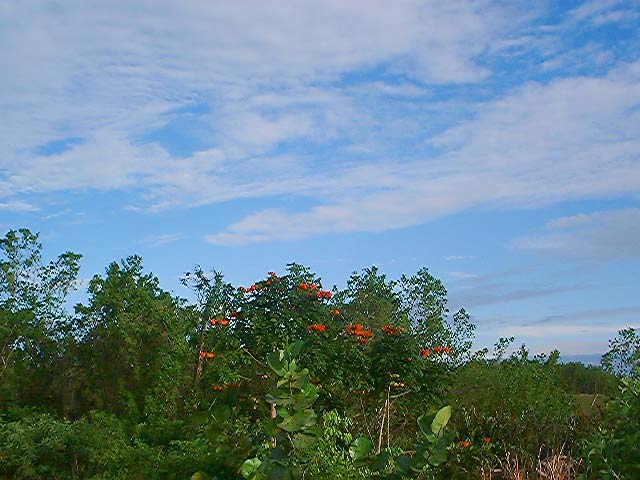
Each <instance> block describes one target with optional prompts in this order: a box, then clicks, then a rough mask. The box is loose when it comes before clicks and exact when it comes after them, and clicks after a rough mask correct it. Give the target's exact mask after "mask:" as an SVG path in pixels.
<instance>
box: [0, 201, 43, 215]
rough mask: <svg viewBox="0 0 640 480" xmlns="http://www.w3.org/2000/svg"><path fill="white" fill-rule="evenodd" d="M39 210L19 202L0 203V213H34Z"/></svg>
mask: <svg viewBox="0 0 640 480" xmlns="http://www.w3.org/2000/svg"><path fill="white" fill-rule="evenodd" d="M37 210H40V209H39V208H38V207H37V206H35V205H32V204H31V203H28V202H23V201H21V200H10V201H8V202H0V211H5V212H35V211H37Z"/></svg>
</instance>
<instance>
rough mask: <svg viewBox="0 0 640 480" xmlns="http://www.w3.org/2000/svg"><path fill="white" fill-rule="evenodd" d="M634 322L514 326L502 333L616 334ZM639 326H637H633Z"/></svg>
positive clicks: (538, 334) (526, 335) (516, 334)
mask: <svg viewBox="0 0 640 480" xmlns="http://www.w3.org/2000/svg"><path fill="white" fill-rule="evenodd" d="M629 327H633V325H632V324H620V325H589V324H586V325H533V326H514V327H507V328H504V329H502V330H500V333H501V334H502V335H508V336H510V335H513V336H525V337H550V336H552V335H589V334H597V333H607V334H615V333H617V332H618V331H619V330H622V329H624V328H629ZM633 328H637V327H633Z"/></svg>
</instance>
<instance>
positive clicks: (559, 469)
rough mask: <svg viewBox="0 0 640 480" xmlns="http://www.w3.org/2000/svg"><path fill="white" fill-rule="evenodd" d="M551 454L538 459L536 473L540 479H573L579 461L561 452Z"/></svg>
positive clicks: (575, 476) (575, 475)
mask: <svg viewBox="0 0 640 480" xmlns="http://www.w3.org/2000/svg"><path fill="white" fill-rule="evenodd" d="M563 449H564V447H563V448H561V449H560V452H559V453H556V454H555V455H551V456H550V457H547V458H545V459H544V460H542V459H540V458H539V459H538V475H539V476H540V480H575V479H576V478H577V474H576V470H577V467H578V465H579V464H580V462H577V461H576V460H575V459H574V458H572V457H570V456H568V455H564V454H563V453H562V451H563Z"/></svg>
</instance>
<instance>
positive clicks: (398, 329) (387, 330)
mask: <svg viewBox="0 0 640 480" xmlns="http://www.w3.org/2000/svg"><path fill="white" fill-rule="evenodd" d="M382 331H383V332H384V333H388V334H389V335H395V334H396V333H402V327H396V328H394V327H392V326H391V325H385V326H384V327H382Z"/></svg>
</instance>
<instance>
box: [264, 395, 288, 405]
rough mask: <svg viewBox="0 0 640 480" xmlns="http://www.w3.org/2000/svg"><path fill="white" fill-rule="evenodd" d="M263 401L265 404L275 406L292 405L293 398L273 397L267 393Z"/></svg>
mask: <svg viewBox="0 0 640 480" xmlns="http://www.w3.org/2000/svg"><path fill="white" fill-rule="evenodd" d="M264 399H265V400H266V401H267V403H275V404H276V405H291V404H293V398H287V397H274V396H273V395H271V394H270V393H267V394H266V395H265V396H264Z"/></svg>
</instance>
